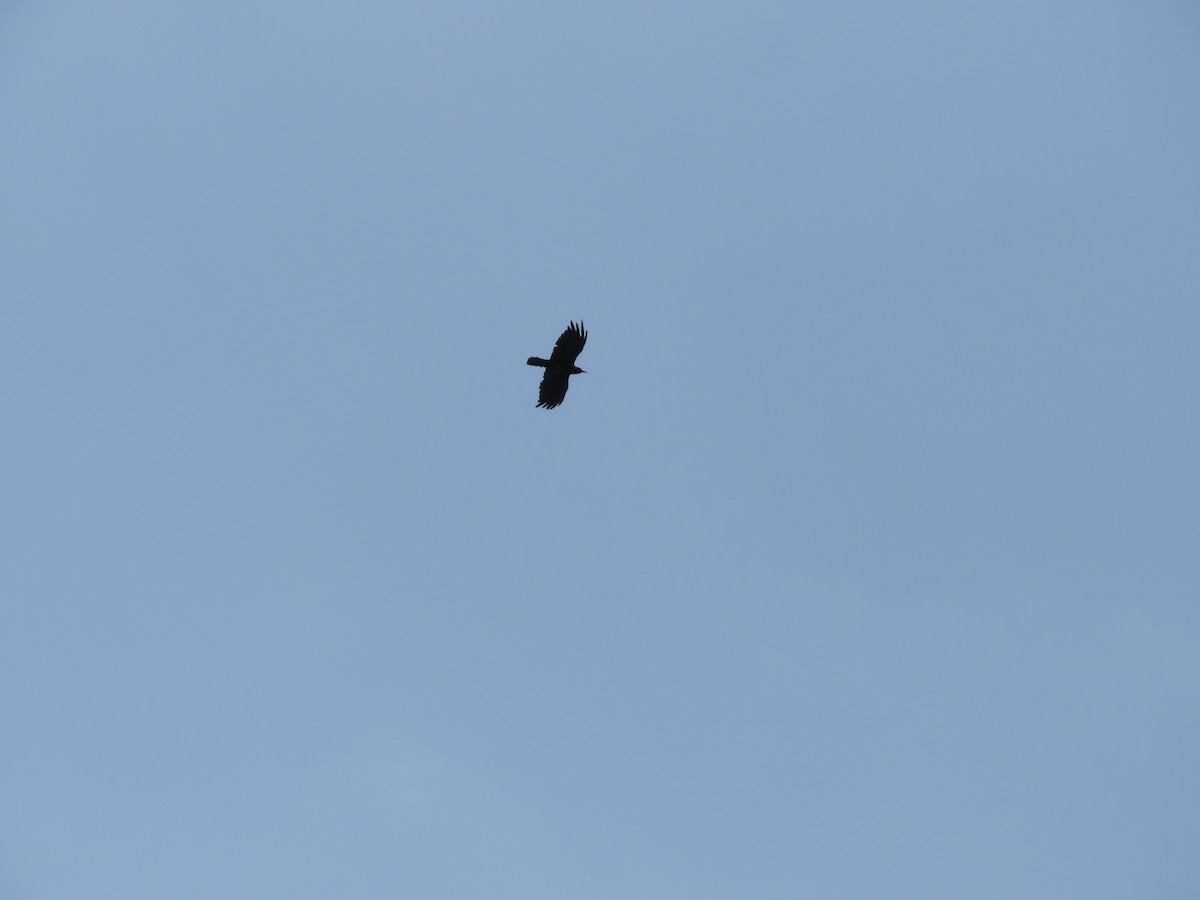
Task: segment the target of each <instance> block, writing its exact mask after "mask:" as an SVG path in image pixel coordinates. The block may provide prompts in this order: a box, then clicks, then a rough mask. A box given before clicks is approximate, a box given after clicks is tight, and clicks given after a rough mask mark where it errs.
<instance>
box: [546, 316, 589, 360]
mask: <svg viewBox="0 0 1200 900" xmlns="http://www.w3.org/2000/svg"><path fill="white" fill-rule="evenodd" d="M586 343H587V332H586V331H584V329H583V323H582V322H580V323H579V324H578V325H576V324H575V323H574V322H572V323H571V324H570V326H568V328H567V330H566V331H564V332H563V333H562V334H561V335H559V337H558V342H557V343H556V344H555V345H554V352H553V353H551V354H550V362H552V363H554V364H555V365H557V366H573V365H575V357H577V356H578V355H579V354H580V353H581V352H582V351H583V345H584V344H586Z"/></svg>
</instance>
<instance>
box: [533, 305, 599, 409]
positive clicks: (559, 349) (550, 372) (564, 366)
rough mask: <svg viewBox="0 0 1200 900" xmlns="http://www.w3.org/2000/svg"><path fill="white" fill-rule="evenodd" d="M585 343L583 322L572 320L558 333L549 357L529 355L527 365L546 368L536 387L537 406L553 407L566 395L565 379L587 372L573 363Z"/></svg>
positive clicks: (585, 336) (585, 335)
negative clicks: (538, 385)
mask: <svg viewBox="0 0 1200 900" xmlns="http://www.w3.org/2000/svg"><path fill="white" fill-rule="evenodd" d="M586 343H587V332H586V331H584V329H583V323H582V322H580V323H579V324H578V325H576V324H575V323H574V322H572V323H571V324H570V326H569V327H568V328H567V330H566V331H564V332H563V333H562V334H561V335H559V338H558V343H556V344H555V345H554V352H553V353H551V354H550V358H549V359H541V358H540V357H537V356H531V357H529V365H531V366H541V367H542V368H543V369H545V370H546V371H545V372H544V373H543V374H542V386H541V387H539V388H538V402H537V405H538V406H544V407H545V408H546V409H554V407H556V406H558V405H559V404H560V403H562V402H563V398H564V397H566V396H567V379H569V378H570V377H571V376H572V375H586V374H587V373H586V372H584V371H583V369H581V368H579V366H577V365H575V357H577V356H579V354H580V352H581V351H582V350H583V345H584V344H586Z"/></svg>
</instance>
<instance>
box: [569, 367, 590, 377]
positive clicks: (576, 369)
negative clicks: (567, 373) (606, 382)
mask: <svg viewBox="0 0 1200 900" xmlns="http://www.w3.org/2000/svg"><path fill="white" fill-rule="evenodd" d="M571 374H572V375H586V374H587V372H585V371H584V370H583V369H581V368H579V366H571Z"/></svg>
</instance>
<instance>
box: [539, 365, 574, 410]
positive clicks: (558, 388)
mask: <svg viewBox="0 0 1200 900" xmlns="http://www.w3.org/2000/svg"><path fill="white" fill-rule="evenodd" d="M566 396H567V374H566V373H565V372H558V371H555V370H553V369H547V370H546V374H545V375H543V376H542V384H541V386H540V387H539V388H538V402H537V405H538V406H544V407H546V409H554V407H556V406H558V404H560V403H562V402H563V399H564V398H565V397H566Z"/></svg>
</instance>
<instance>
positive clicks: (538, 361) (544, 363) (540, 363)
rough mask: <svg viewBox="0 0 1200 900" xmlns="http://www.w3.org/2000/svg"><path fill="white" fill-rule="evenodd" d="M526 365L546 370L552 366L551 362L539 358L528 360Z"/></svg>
mask: <svg viewBox="0 0 1200 900" xmlns="http://www.w3.org/2000/svg"><path fill="white" fill-rule="evenodd" d="M525 364H526V365H527V366H541V367H542V368H543V369H544V368H546V366H548V365H550V360H548V359H542V358H541V357H538V356H531V357H529V359H528V360H526V362H525Z"/></svg>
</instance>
